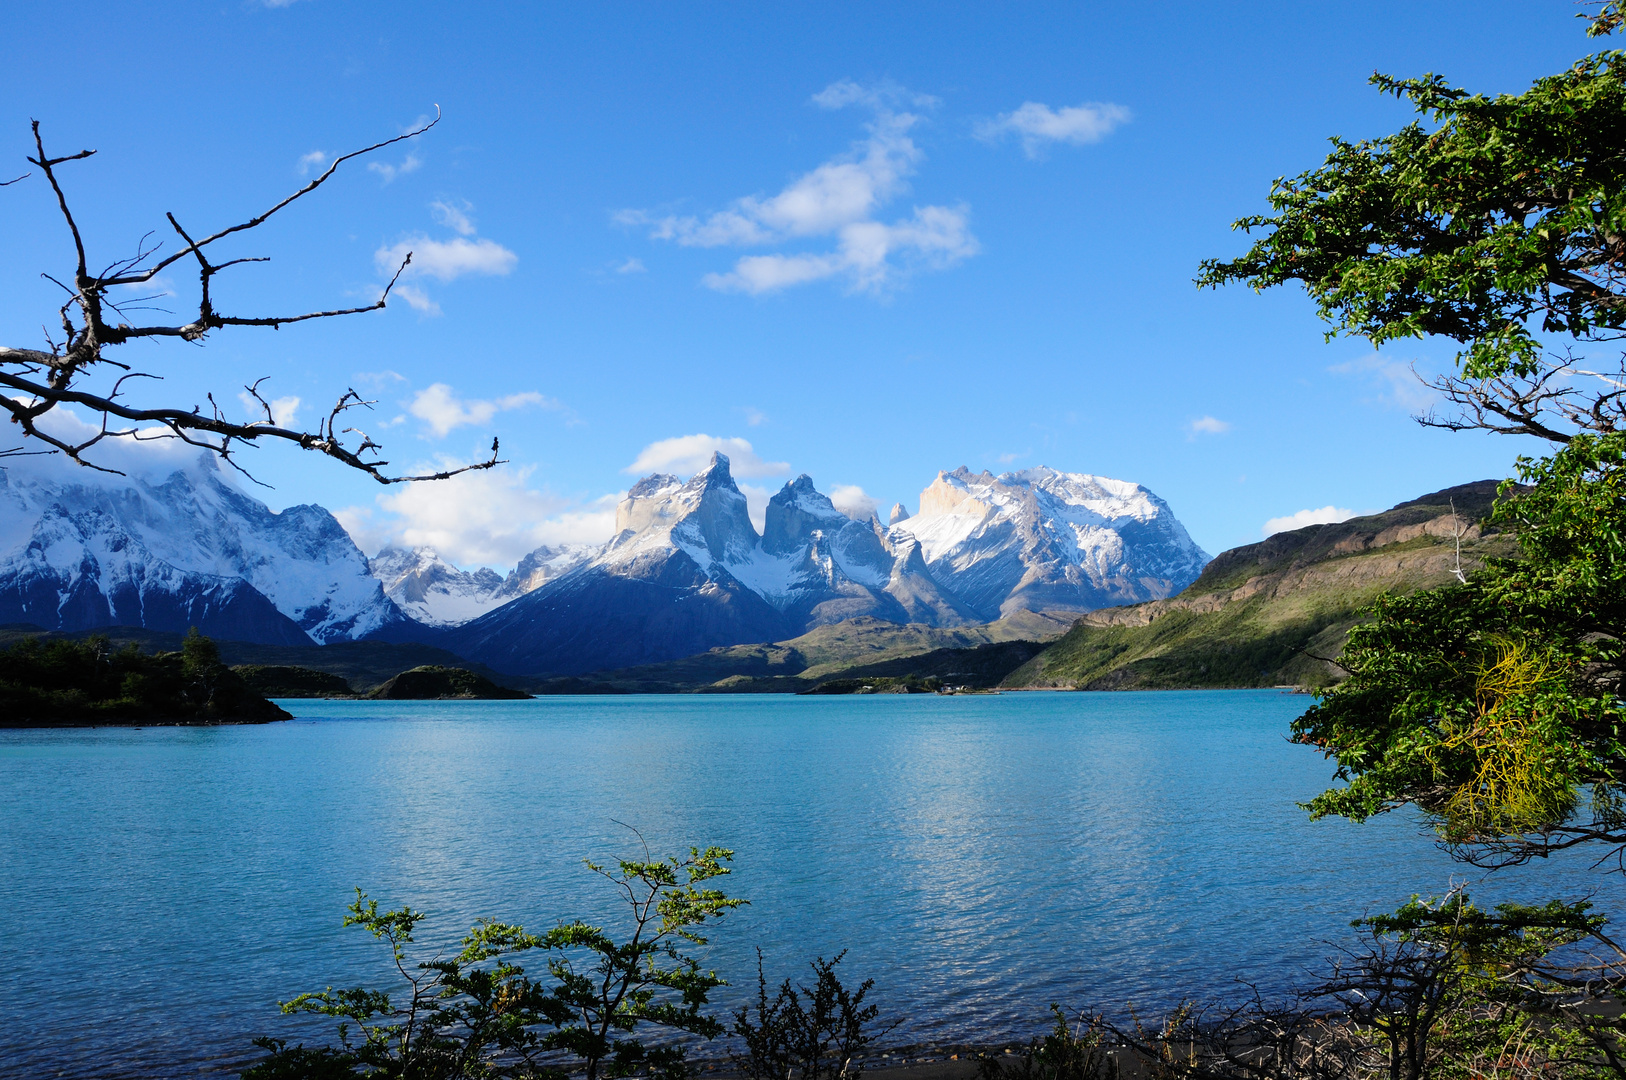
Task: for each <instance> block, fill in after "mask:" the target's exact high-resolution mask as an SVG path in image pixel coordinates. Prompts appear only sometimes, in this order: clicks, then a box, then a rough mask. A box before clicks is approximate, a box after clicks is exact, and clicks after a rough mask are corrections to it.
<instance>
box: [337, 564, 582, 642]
mask: <svg viewBox="0 0 1626 1080" xmlns="http://www.w3.org/2000/svg"><path fill="white" fill-rule="evenodd" d="M598 550H599V548H598V547H597V546H595V545H586V544H577V545H566V546H562V547H540V548H537V549H536V550H535V551H533V552H531V553H530V554H529V555H526V556H525V557H524V558H523V559H521V560H520V561H519V565H518V566H517V567H515V568H514V569H513V570H511V571H509V573H508V576H507V577H503V576H502V575H500V574H498V573H497V572H496V571H495V570H492V569H491V568H490V567H486V566H482V567H480V568H479V569H477V570H460V569H458V568H457V567H455V566H453V565H452V564H451V563H449V562H447V561H446V560H445V559H443V558H441V556H440V554H439V553H438V552H437V551H435V549H434V548H432V547H415V548H410V549H402V548H394V547H386V548H384V549H383V550H382V551H380V552H379V553H378V554H377V555H374V556H373V557H372V558H371V559H369V560H368V561H367V562H368V569H369V571H370V572H371V573H372V575H373V576H374V577H376V578H377V579H378V580H379V581H380V582H381V583H382V584H383V586H384V593H385V595H387V596H388V597H389V598H390V599H391V600H393V601H395V603H396V606H397V607H399V608H400V609H401V610H402V611H404V612H406V613H407V615H409V616H411V617H412V618H414V619H416V620H417V621H418V622H421V623H423V624H424V625H425V626H461V625H462V624H463V623H466V622H469V621H470V620H472V619H477V618H479V617H480V616H481V615H484V614H485V613H486V612H488V611H491V610H493V609H495V608H499V607H501V606H502V605H504V604H506V603H508V601H510V600H513V599H515V598H516V597H520V596H524V595H525V594H526V593H528V592H530V591H531V590H533V589H538V588H541V587H542V586H543V585H545V584H547V583H548V582H549V581H552V580H553V579H554V578H556V577H558V576H559V575H561V574H564V573H567V572H569V571H570V570H573V569H575V568H576V567H577V566H579V565H581V564H582V563H583V562H586V561H587V560H588V559H590V558H592V557H593V555H594V554H596V553H597V552H598Z"/></svg>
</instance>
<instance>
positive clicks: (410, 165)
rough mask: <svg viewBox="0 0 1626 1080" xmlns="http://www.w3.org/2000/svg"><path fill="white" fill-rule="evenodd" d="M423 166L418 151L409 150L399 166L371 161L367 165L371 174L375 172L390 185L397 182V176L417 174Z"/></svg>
mask: <svg viewBox="0 0 1626 1080" xmlns="http://www.w3.org/2000/svg"><path fill="white" fill-rule="evenodd" d="M422 164H423V158H421V157H419V156H418V152H417V151H416V150H409V151H408V152H407V156H406V157H405V158H403V159H401V164H399V165H391V164H390V163H389V162H387V161H369V162H368V163H367V169H368V171H369V172H375V173H377V174H378V175H379V176H382V177H383V178H384V183H386V184H390V183H394V182H395V178H396V177H397V176H405V175H406V174H407V173H411V172H417V171H418V167H419V166H420V165H422Z"/></svg>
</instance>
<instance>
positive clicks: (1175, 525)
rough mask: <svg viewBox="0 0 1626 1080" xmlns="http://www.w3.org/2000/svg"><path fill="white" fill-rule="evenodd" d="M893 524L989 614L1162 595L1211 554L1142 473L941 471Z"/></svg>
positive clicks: (898, 537)
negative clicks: (1137, 479) (1143, 481)
mask: <svg viewBox="0 0 1626 1080" xmlns="http://www.w3.org/2000/svg"><path fill="white" fill-rule="evenodd" d="M887 535H888V538H889V539H890V540H891V542H892V543H893V544H894V545H897V544H900V543H905V542H908V541H911V540H912V541H914V542H916V543H918V544H919V545H920V549H921V554H922V556H923V558H924V559H925V562H926V567H927V569H929V570H930V571H931V573H932V576H933V577H934V578H936V579H937V580H938V581H941V582H943V583H944V584H945V585H947V586H948V587H949V588H950V589H952V590H953V591H954V593H955V594H956V595H957V596H959V597H960V599H961V600H963V601H964V602H965V603H966V604H968V605H970V606H971V608H972V609H973V610H974V611H976V613H977V615H978V616H979V617H980V618H981V619H983V620H992V619H997V618H999V617H1001V616H1002V615H1008V614H1010V613H1011V612H1012V611H1019V610H1023V609H1026V610H1029V611H1057V610H1062V611H1093V610H1095V609H1096V608H1103V607H1112V606H1115V605H1118V604H1136V603H1140V602H1141V601H1144V600H1161V599H1163V598H1164V597H1167V596H1172V595H1174V594H1175V593H1177V592H1179V591H1180V590H1181V589H1184V588H1185V587H1186V586H1187V585H1189V584H1191V583H1192V582H1193V581H1195V580H1197V575H1198V574H1200V573H1202V569H1203V566H1204V565H1205V564H1207V562H1208V559H1209V556H1208V554H1207V553H1206V552H1204V551H1203V550H1202V549H1201V548H1199V547H1198V546H1197V545H1196V544H1194V543H1193V542H1192V540H1191V537H1190V536H1189V535H1187V533H1186V530H1185V527H1184V526H1183V525H1181V524H1180V522H1179V521H1177V520H1175V517H1174V514H1173V513H1172V512H1171V511H1170V510H1169V506H1168V504H1167V503H1165V502H1164V501H1163V500H1162V499H1160V498H1158V497H1157V496H1156V495H1154V494H1152V493H1151V492H1150V491H1148V490H1146V489H1145V488H1144V487H1141V486H1140V485H1139V484H1132V483H1129V482H1127V481H1123V480H1111V479H1108V478H1106V477H1101V476H1090V475H1088V474H1085V473H1064V472H1057V471H1056V470H1055V469H1050V468H1044V467H1040V468H1036V469H1024V470H1023V471H1021V472H1012V473H1006V474H1004V475H1003V476H993V475H991V474H989V473H986V472H983V473H977V474H973V473H971V472H970V471H968V470H967V469H966V468H965V467H964V466H962V467H960V468H958V469H956V470H955V471H954V472H951V473H947V472H944V473H938V474H937V479H936V480H934V481H932V483H931V484H930V486H928V487H927V488H926V490H924V491H922V492H921V493H920V513H919V514H917V515H915V516H914V517H912V518H906V519H902V520H899V521H897V522H895V523H894V524H893V525H892V527H891V529H890V530H889V532H888V534H887Z"/></svg>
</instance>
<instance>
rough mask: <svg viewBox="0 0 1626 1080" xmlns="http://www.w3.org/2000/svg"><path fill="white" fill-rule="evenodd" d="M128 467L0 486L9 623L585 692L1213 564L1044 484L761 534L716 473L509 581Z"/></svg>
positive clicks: (1105, 490)
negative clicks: (339, 644) (122, 632)
mask: <svg viewBox="0 0 1626 1080" xmlns="http://www.w3.org/2000/svg"><path fill="white" fill-rule="evenodd" d="M143 446H145V444H143ZM130 454H131V455H132V457H131V459H130V460H131V461H133V462H135V464H136V465H139V466H140V467H139V468H136V467H134V466H129V467H127V468H126V471H127V472H128V473H129V475H128V476H122V475H114V474H109V473H103V472H95V471H93V470H89V469H83V468H80V467H77V466H74V465H73V464H71V463H70V462H67V461H65V460H63V459H60V458H53V457H43V458H14V459H10V460H8V461H6V462H5V463H4V468H0V623H8V622H14V623H34V624H38V625H41V626H44V627H46V628H48V629H68V630H77V629H90V628H94V627H97V626H112V625H140V626H146V627H149V628H152V629H166V630H184V629H186V628H187V627H188V626H197V627H199V628H200V629H202V630H203V631H204V632H205V633H209V634H212V635H214V636H217V637H222V638H228V639H235V640H247V641H262V642H272V643H279V644H296V643H303V642H306V641H316V642H320V643H329V642H335V641H349V640H355V639H360V638H381V639H386V640H421V641H432V642H433V643H435V644H439V645H443V646H445V647H448V648H451V649H453V650H454V651H457V652H459V653H461V654H462V655H464V656H466V657H468V658H469V659H471V660H477V661H480V662H483V663H486V664H489V665H491V666H493V667H496V668H498V669H500V670H505V671H510V672H514V673H516V674H541V673H547V672H557V673H579V672H583V671H589V670H594V669H600V668H610V667H619V666H625V665H629V664H636V663H642V662H648V661H655V660H664V659H671V658H674V657H678V656H686V655H690V654H693V653H696V652H701V651H704V650H705V649H708V648H712V647H714V646H719V645H734V644H742V643H747V642H759V641H777V640H784V639H786V638H790V637H795V636H797V635H800V634H802V633H805V632H806V631H807V630H809V629H811V628H812V627H814V626H818V625H821V624H825V623H832V622H838V621H841V620H843V619H850V618H854V617H857V616H869V617H873V618H877V619H884V620H888V621H892V622H899V623H905V622H914V623H926V624H929V625H934V626H954V625H961V624H965V623H975V622H985V621H989V620H992V619H997V618H999V617H1000V616H1002V615H1005V614H1009V613H1010V612H1012V611H1014V610H1019V609H1032V610H1048V611H1055V610H1064V611H1080V612H1083V611H1089V610H1093V609H1096V608H1099V607H1105V606H1110V605H1115V604H1126V603H1135V602H1139V601H1143V600H1152V599H1159V598H1162V597H1166V596H1170V595H1173V594H1174V593H1176V592H1179V591H1180V589H1182V588H1184V587H1185V585H1187V584H1189V583H1190V582H1191V581H1192V580H1194V579H1195V578H1196V577H1197V575H1198V574H1199V573H1200V572H1201V570H1202V567H1203V564H1204V563H1205V562H1206V561H1207V558H1208V557H1207V556H1206V555H1205V554H1204V553H1203V552H1202V551H1201V550H1199V549H1198V548H1197V546H1196V545H1195V544H1193V543H1192V542H1191V538H1190V537H1189V536H1187V535H1186V532H1185V529H1184V528H1183V527H1182V526H1181V525H1180V523H1179V522H1178V521H1176V520H1175V518H1174V516H1173V514H1172V513H1171V512H1170V511H1169V508H1168V506H1167V505H1166V504H1165V503H1164V502H1163V501H1162V500H1161V499H1159V498H1158V497H1157V496H1155V495H1153V494H1152V493H1151V492H1149V491H1147V490H1146V489H1145V488H1143V487H1141V486H1139V485H1137V484H1131V483H1126V482H1123V481H1119V480H1110V479H1106V478H1102V477H1094V476H1088V475H1085V474H1081V473H1062V472H1057V471H1055V470H1053V469H1047V468H1040V469H1029V470H1025V471H1023V472H1016V473H1007V474H1005V475H1003V476H997V477H996V476H992V475H990V474H988V473H980V474H972V473H970V472H969V471H967V470H966V469H964V468H961V469H957V470H955V471H954V472H952V473H939V474H938V477H937V479H936V480H935V481H933V483H932V484H931V485H930V486H928V487H927V488H926V490H925V491H923V492H922V493H921V498H920V507H919V512H918V513H917V514H915V515H914V516H912V517H911V516H909V513H908V511H907V509H905V508H904V507H903V506H901V505H899V506H895V507H894V508H893V510H892V512H891V514H890V515H889V517H890V519H891V522H890V525H882V524H881V522H880V521H879V520H878V519H877V518H875V517H874V516H873V515H871V516H869V517H866V518H862V519H855V518H854V517H851V516H849V515H848V514H847V513H844V512H843V511H841V510H838V509H837V508H836V507H835V505H834V504H833V503H832V502H831V500H830V498H829V497H828V496H826V495H824V494H823V493H821V492H820V491H818V490H817V489H816V488H815V486H814V484H813V481H812V479H811V478H810V477H808V476H806V475H803V476H798V477H797V478H796V479H794V480H792V481H790V482H789V483H787V484H785V486H784V487H783V488H782V489H781V490H780V491H779V492H778V493H777V494H775V495H774V496H773V498H772V499H771V500H769V503H768V506H767V510H766V515H765V519H764V526H763V530H762V532H761V533H760V534H759V533H758V532H757V531H756V529H755V528H753V526H752V523H751V519H750V516H749V514H748V513H747V510H746V502H745V497H744V496H743V495H742V494H741V493H740V490H739V488H738V487H737V486H736V485H735V483H734V479H733V477H732V475H731V474H730V470H729V461H728V458H727V457H725V456H723V455H721V454H716V455H713V457H712V460H711V463H710V465H709V466H708V467H707V468H706V469H705V470H703V471H702V472H700V473H699V474H697V475H695V476H694V477H691V478H690V479H689V480H687V481H684V480H682V479H680V478H678V477H675V476H668V475H663V474H658V475H654V476H649V477H645V478H644V479H643V480H640V481H639V482H638V483H637V484H635V485H634V486H633V487H632V489H631V490H630V491H629V492H628V493H627V495H626V497H625V498H624V499H623V500H622V502H621V503H620V505H619V506H618V507H617V510H616V533H615V535H614V536H613V537H611V538H610V539H609V541H608V542H606V543H605V544H603V545H575V546H563V547H542V548H538V549H536V550H535V551H533V552H531V553H530V554H529V555H527V556H526V557H525V558H524V559H522V560H521V561H520V563H519V565H518V566H516V567H515V568H514V569H513V570H512V571H511V572H509V573H508V574H507V575H506V576H502V575H499V574H497V573H496V572H494V571H493V570H490V569H485V568H482V569H478V570H474V571H467V570H462V569H459V568H458V567H456V566H454V565H452V564H451V563H449V562H448V561H447V560H445V559H443V558H442V557H441V556H440V555H438V554H437V553H436V552H434V551H433V550H432V549H429V548H414V549H410V550H403V549H395V548H386V549H385V550H383V551H380V552H379V553H378V554H377V555H376V556H375V557H374V558H373V559H372V560H368V559H366V558H365V557H364V556H363V555H362V553H361V552H360V550H358V549H357V548H356V546H355V544H354V543H353V542H352V541H351V539H350V537H349V536H348V535H347V534H346V533H345V531H344V529H343V528H342V527H340V525H339V523H338V522H337V521H336V520H335V519H334V518H333V516H332V515H331V514H329V513H328V512H327V511H326V510H324V509H322V508H321V507H319V506H294V507H290V508H288V509H287V510H284V511H282V512H281V513H273V512H272V511H271V510H270V509H269V508H268V507H266V506H265V504H263V503H261V502H259V501H258V500H256V499H254V498H252V497H250V496H249V495H247V494H245V493H244V492H243V491H242V490H240V489H239V488H238V487H237V486H236V484H235V483H234V482H233V481H232V480H231V479H230V477H229V474H226V473H224V472H223V471H222V467H221V466H220V464H219V463H218V462H217V461H216V459H214V458H213V457H211V456H209V455H207V454H201V453H199V454H194V455H192V456H186V454H185V453H180V452H177V451H176V450H175V449H173V448H172V449H169V450H163V449H155V448H151V447H147V448H144V449H132V450H131V451H130ZM120 464H121V466H125V465H126V463H125V462H120Z"/></svg>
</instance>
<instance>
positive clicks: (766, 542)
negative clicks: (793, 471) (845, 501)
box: [762, 473, 853, 555]
mask: <svg viewBox="0 0 1626 1080" xmlns="http://www.w3.org/2000/svg"><path fill="white" fill-rule="evenodd" d="M850 524H853V521H852V519H851V518H849V517H848V516H847V515H846V514H843V513H842V512H841V511H840V510H837V509H836V506H835V504H834V503H832V502H831V501H830V497H829V496H828V495H826V494H824V493H823V492H821V491H819V490H818V489H817V488H815V487H814V486H813V478H812V477H811V476H809V475H807V474H806V473H803V474H802V475H800V476H798V477H797V478H796V479H794V480H791V481H789V482H787V483H786V484H785V486H784V487H782V488H780V489H779V491H778V492H777V493H775V495H774V497H773V498H771V499H769V500H768V511H767V515H766V517H765V518H764V521H763V528H762V549H763V550H764V551H768V552H772V553H774V554H776V555H777V554H785V553H788V552H791V551H794V550H796V549H797V548H799V547H801V546H803V545H805V544H808V543H811V542H812V541H813V540H814V539H815V537H816V536H822V535H825V534H832V535H833V534H834V533H837V532H839V531H840V530H841V529H843V528H844V527H846V526H847V525H850Z"/></svg>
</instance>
